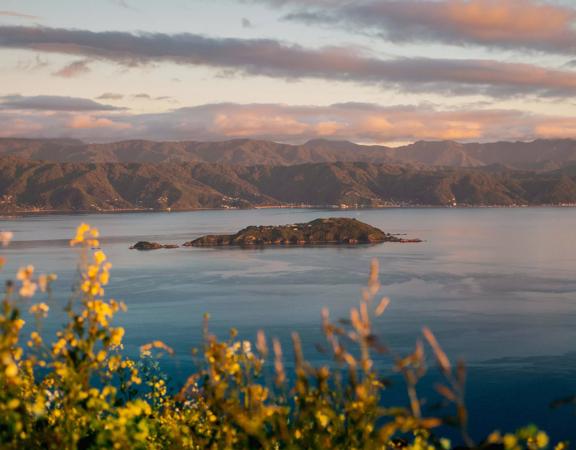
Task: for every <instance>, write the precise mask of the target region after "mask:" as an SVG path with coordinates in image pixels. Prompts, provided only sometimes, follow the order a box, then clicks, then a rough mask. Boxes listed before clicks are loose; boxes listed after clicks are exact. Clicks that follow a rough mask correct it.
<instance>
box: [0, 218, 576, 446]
mask: <svg viewBox="0 0 576 450" xmlns="http://www.w3.org/2000/svg"><path fill="white" fill-rule="evenodd" d="M330 216H345V217H355V218H358V219H359V220H362V221H365V222H367V223H369V224H371V225H374V226H377V227H379V228H381V229H383V230H385V231H387V232H391V233H408V235H409V236H410V237H419V238H422V239H424V240H425V242H424V243H421V244H381V245H376V246H359V247H338V246H335V247H320V248H318V247H314V248H306V247H298V248H266V249H263V250H262V249H260V250H257V249H253V250H242V249H231V248H228V249H209V248H206V249H199V248H180V249H175V250H159V251H153V252H138V251H134V250H128V247H129V246H130V245H131V244H133V243H135V242H136V241H138V240H152V241H160V242H163V243H177V244H181V243H183V242H185V241H187V240H190V239H192V238H195V237H197V236H200V235H203V234H207V233H229V232H234V231H236V230H238V229H240V228H242V227H244V226H247V225H252V224H261V225H268V224H270V225H273V224H286V223H294V222H306V221H309V220H312V219H315V218H317V217H330ZM82 221H85V222H88V223H90V224H91V225H93V226H96V227H98V228H99V229H100V231H101V233H102V235H103V236H104V239H103V240H102V242H103V244H102V246H103V249H104V250H105V252H106V253H107V255H108V256H109V257H110V259H111V261H112V262H113V265H114V267H113V273H112V275H113V277H112V281H111V284H110V286H109V289H108V291H107V292H108V294H109V295H110V296H112V297H114V298H118V299H122V300H124V301H125V302H126V304H127V306H128V313H126V314H122V315H121V316H119V318H118V323H119V324H121V325H122V326H124V327H125V328H126V338H125V343H126V348H127V351H128V352H129V353H130V354H132V355H136V354H137V353H138V347H139V346H140V345H142V344H144V343H146V342H149V341H151V340H152V339H161V340H162V341H164V342H166V343H167V344H168V345H170V346H171V347H173V348H174V349H175V350H176V356H175V357H173V358H171V359H167V360H165V361H164V362H163V366H164V368H165V370H166V371H168V372H169V373H170V375H171V376H172V377H173V378H174V379H175V380H182V379H184V378H186V376H187V374H188V373H189V371H190V370H191V364H192V362H191V361H192V357H191V355H190V349H191V348H192V347H195V346H199V345H200V344H201V340H202V332H201V329H202V327H201V323H202V316H203V314H204V313H210V315H211V321H210V327H211V331H212V332H214V333H215V334H217V335H219V336H221V337H225V336H226V335H227V332H228V330H229V329H230V327H236V328H237V329H238V330H239V332H240V335H241V337H242V338H246V339H254V337H255V334H256V332H257V330H258V329H264V330H265V331H266V332H267V333H268V334H269V335H274V336H278V337H280V338H281V339H282V340H283V341H284V342H286V343H288V341H289V335H290V332H291V331H292V330H295V331H298V332H299V333H300V335H301V337H302V341H303V343H304V348H305V353H306V356H307V357H308V358H309V359H310V360H312V361H314V362H318V363H320V362H322V361H323V360H324V358H325V357H324V356H323V355H322V354H320V353H318V352H317V350H316V349H315V344H317V343H321V342H322V334H321V331H320V326H319V324H320V311H321V309H322V308H323V307H324V306H327V307H329V308H330V310H331V314H332V316H333V317H345V316H347V315H348V312H349V310H350V308H351V307H352V306H353V305H354V304H355V303H356V302H357V300H358V299H359V297H360V289H361V287H362V286H363V285H364V284H365V282H366V278H367V274H368V269H369V264H370V260H371V259H372V258H378V260H379V261H380V268H381V280H382V283H383V291H382V292H383V294H385V295H387V296H389V297H390V298H391V300H392V302H391V304H390V307H389V309H388V310H387V312H386V314H385V315H384V316H383V317H382V318H381V320H380V321H379V322H378V323H377V325H376V327H377V331H378V333H379V334H380V335H381V336H382V337H383V338H384V340H385V342H386V343H387V344H388V345H389V346H390V347H392V348H394V350H396V351H398V352H408V351H410V349H411V348H412V347H413V345H414V342H415V340H416V338H417V336H418V335H419V333H420V330H421V328H422V326H424V325H427V326H429V327H430V328H431V329H432V330H433V331H434V332H435V333H436V335H437V337H438V339H439V340H440V342H441V343H442V345H443V346H444V348H445V350H446V351H447V353H448V354H449V355H450V356H451V357H452V358H453V359H457V358H463V359H465V360H466V361H467V363H468V366H469V371H470V374H469V382H468V395H467V400H468V403H469V407H470V414H471V428H472V432H473V434H475V435H476V436H481V435H482V434H484V433H487V432H488V431H490V430H492V429H494V428H500V429H508V430H511V429H514V428H515V427H518V426H520V425H524V424H527V423H531V422H535V423H537V424H538V425H540V426H541V427H542V428H544V429H547V430H549V431H550V432H551V434H553V435H554V436H555V437H557V438H572V439H576V417H575V416H574V408H571V407H564V408H561V409H555V410H553V409H550V408H549V406H548V405H549V403H550V402H551V401H552V400H554V399H557V398H559V397H565V396H567V395H570V394H573V393H576V209H568V208H565V209H562V208H533V209H387V210H362V211H352V210H348V211H325V210H288V209H271V210H246V211H198V212H189V213H133V214H114V215H112V214H110V215H45V216H29V217H23V218H14V219H3V220H0V229H3V230H11V231H14V233H15V239H14V242H13V245H12V246H11V247H9V248H8V249H6V250H3V254H4V256H6V257H7V258H8V260H9V263H8V265H7V266H6V267H5V269H4V272H3V276H4V277H7V276H8V275H9V274H13V273H14V272H15V270H16V269H17V267H18V266H20V265H23V264H25V263H30V262H33V263H34V265H35V266H36V268H37V270H39V271H45V272H57V273H58V275H59V279H58V281H57V282H56V284H55V286H54V294H53V296H52V298H50V299H48V300H47V303H49V305H50V308H51V314H50V317H49V319H48V321H47V323H46V325H45V331H47V332H50V331H53V330H55V329H57V328H58V327H59V326H60V325H61V324H62V322H63V320H64V315H63V313H62V307H63V305H64V304H65V303H66V301H67V298H68V296H69V294H70V291H71V286H72V284H73V280H74V277H75V275H76V266H75V264H76V261H77V258H78V254H77V252H76V251H74V250H72V249H70V248H69V247H68V245H67V243H68V239H69V238H70V237H71V236H72V235H73V233H74V229H75V227H76V226H77V225H78V224H79V223H80V222H82ZM385 361H386V360H385V358H383V359H382V361H381V362H379V364H381V365H385V364H386V362H385ZM423 389H424V391H423V392H422V396H423V397H427V398H428V399H429V403H433V402H434V400H435V399H437V398H438V396H437V395H435V394H433V393H432V390H431V389H430V387H429V386H428V387H427V386H424V387H423ZM390 396H391V400H394V401H397V402H404V401H405V398H404V397H405V396H404V394H403V391H402V387H401V385H399V384H398V383H397V384H396V385H394V386H393V387H392V391H391V394H390Z"/></svg>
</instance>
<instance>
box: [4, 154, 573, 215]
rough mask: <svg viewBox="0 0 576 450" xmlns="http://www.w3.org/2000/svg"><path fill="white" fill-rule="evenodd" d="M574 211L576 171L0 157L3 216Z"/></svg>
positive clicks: (563, 169) (571, 167) (345, 163)
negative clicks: (356, 209)
mask: <svg viewBox="0 0 576 450" xmlns="http://www.w3.org/2000/svg"><path fill="white" fill-rule="evenodd" d="M301 204H305V205H310V206H313V205H315V206H327V205H336V206H341V205H346V206H371V207H380V206H392V205H396V206H414V205H456V204H458V205H504V206H513V205H541V204H576V164H574V165H565V166H564V167H563V168H561V169H557V170H551V171H544V172H535V171H525V170H512V169H508V168H504V167H502V166H486V167H479V168H454V167H436V168H430V167H424V168H416V167H411V166H404V165H393V164H385V163H366V162H335V163H327V162H321V163H307V164H300V165H292V166H287V165H284V166H282V165H278V166H266V165H257V166H240V165H228V164H217V163H195V162H162V163H89V162H64V163H62V162H50V161H33V160H25V159H21V158H16V157H13V156H10V157H2V158H0V211H1V212H3V213H15V212H21V211H62V212H64V211H118V210H166V209H171V210H190V209H197V208H229V207H254V206H278V205H284V206H295V205H301Z"/></svg>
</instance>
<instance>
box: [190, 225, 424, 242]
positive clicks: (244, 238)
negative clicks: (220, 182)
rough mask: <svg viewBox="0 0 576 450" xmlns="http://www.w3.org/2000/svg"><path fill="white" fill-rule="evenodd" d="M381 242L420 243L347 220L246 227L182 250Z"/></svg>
mask: <svg viewBox="0 0 576 450" xmlns="http://www.w3.org/2000/svg"><path fill="white" fill-rule="evenodd" d="M381 242H402V243H408V242H422V241H421V240H420V239H403V238H399V237H398V236H396V235H393V234H390V233H385V232H384V231H382V230H380V229H378V228H376V227H373V226H371V225H368V224H367V223H364V222H360V221H359V220H356V219H350V218H328V219H316V220H313V221H311V222H308V223H296V224H291V225H278V226H271V225H268V226H249V227H246V228H244V229H242V230H240V231H238V232H237V233H236V234H222V235H207V236H202V237H200V238H198V239H194V240H193V241H190V242H186V243H185V244H184V246H185V247H218V246H240V247H250V246H264V245H322V244H345V245H356V244H377V243H381Z"/></svg>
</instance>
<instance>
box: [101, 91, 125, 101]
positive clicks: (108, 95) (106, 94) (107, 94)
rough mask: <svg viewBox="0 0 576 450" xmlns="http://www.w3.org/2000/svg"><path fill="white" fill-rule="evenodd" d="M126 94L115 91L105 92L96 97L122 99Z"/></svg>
mask: <svg viewBox="0 0 576 450" xmlns="http://www.w3.org/2000/svg"><path fill="white" fill-rule="evenodd" d="M123 98H124V96H123V95H122V94H116V93H114V92H104V93H103V94H101V95H100V96H98V97H96V100H122V99H123Z"/></svg>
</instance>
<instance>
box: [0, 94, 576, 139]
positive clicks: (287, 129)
mask: <svg viewBox="0 0 576 450" xmlns="http://www.w3.org/2000/svg"><path fill="white" fill-rule="evenodd" d="M0 123H3V124H6V125H5V127H4V129H3V130H4V131H3V133H2V134H3V135H5V136H24V137H62V136H69V137H75V138H80V139H86V140H89V141H114V140H121V139H153V140H200V141H202V140H205V141H208V140H226V139H234V138H253V139H268V140H273V141H279V142H290V143H301V142H304V141H307V140H309V139H315V138H329V139H337V140H350V141H354V142H364V143H390V142H412V141H416V140H446V139H448V140H457V141H464V142H471V141H472V142H474V141H482V142H486V141H498V140H531V139H535V138H559V137H561V138H568V137H573V138H576V117H557V116H552V115H537V114H528V113H525V112H521V111H517V110H497V109H455V110H445V109H440V108H437V107H432V106H430V105H420V106H387V107H384V106H380V105H377V104H367V103H340V104H333V105H328V106H309V105H300V106H298V105H283V104H236V103H221V104H207V105H200V106H195V107H187V108H180V109H176V110H173V111H168V112H165V113H156V114H130V113H128V112H125V111H112V112H106V111H102V112H88V111H86V112H69V111H62V110H54V111H46V110H28V111H22V110H1V109H0Z"/></svg>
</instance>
